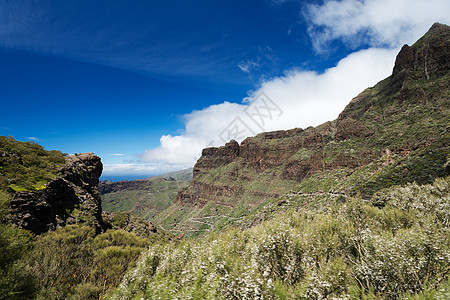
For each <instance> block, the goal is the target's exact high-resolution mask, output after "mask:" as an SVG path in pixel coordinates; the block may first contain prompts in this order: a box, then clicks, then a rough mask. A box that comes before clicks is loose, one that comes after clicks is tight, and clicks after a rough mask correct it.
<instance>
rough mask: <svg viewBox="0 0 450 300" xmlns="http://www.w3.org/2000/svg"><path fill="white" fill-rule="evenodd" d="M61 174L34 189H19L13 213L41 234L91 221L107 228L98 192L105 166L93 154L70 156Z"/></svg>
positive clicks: (20, 223)
mask: <svg viewBox="0 0 450 300" xmlns="http://www.w3.org/2000/svg"><path fill="white" fill-rule="evenodd" d="M66 161H67V163H66V164H65V165H64V166H63V167H62V168H61V169H60V171H59V174H60V175H59V176H58V177H56V178H54V179H53V180H51V181H50V182H48V183H47V184H46V185H45V189H43V190H39V191H33V192H17V193H16V195H15V196H14V199H13V200H12V201H11V216H12V220H13V222H14V223H16V224H17V225H18V226H19V227H21V228H24V229H27V230H30V231H32V232H33V233H35V234H41V233H44V232H46V231H49V230H54V229H56V228H57V227H60V226H64V225H66V224H75V223H88V224H89V225H91V226H93V227H94V228H95V229H96V231H97V232H101V231H102V230H103V229H104V224H103V221H102V217H101V212H102V209H101V198H100V194H99V192H98V188H97V185H98V182H99V177H100V175H101V173H102V169H103V165H102V163H101V160H100V158H99V157H98V156H96V155H94V154H93V153H82V154H75V155H69V156H67V158H66Z"/></svg>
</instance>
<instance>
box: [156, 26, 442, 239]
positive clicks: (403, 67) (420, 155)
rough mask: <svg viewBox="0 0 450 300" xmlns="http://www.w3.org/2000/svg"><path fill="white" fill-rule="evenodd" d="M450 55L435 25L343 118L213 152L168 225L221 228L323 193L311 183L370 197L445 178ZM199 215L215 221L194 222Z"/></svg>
mask: <svg viewBox="0 0 450 300" xmlns="http://www.w3.org/2000/svg"><path fill="white" fill-rule="evenodd" d="M448 49H450V30H449V26H447V25H443V24H439V23H436V24H434V25H433V26H432V27H431V28H430V30H429V31H428V32H427V33H426V34H425V35H424V36H423V37H422V38H420V39H419V40H418V41H417V42H416V43H414V44H413V45H412V46H408V45H405V46H404V47H403V48H402V50H401V51H400V52H399V54H398V55H397V57H396V61H395V65H394V68H393V72H392V75H391V76H389V77H388V78H386V79H384V80H382V81H380V82H379V83H378V84H377V85H375V86H374V87H371V88H368V89H366V90H365V91H363V92H362V93H360V94H359V95H357V96H356V97H354V98H353V99H352V100H351V101H350V103H349V104H348V105H347V106H346V107H345V109H344V110H343V111H342V112H341V113H340V114H339V116H338V118H337V119H336V120H334V121H328V122H325V123H323V124H321V125H319V126H317V127H308V128H306V129H300V128H297V129H292V130H287V131H275V132H266V133H261V134H258V135H256V136H255V137H249V138H247V139H245V140H244V141H242V142H241V144H240V145H239V144H238V143H237V142H235V141H230V142H228V143H227V144H225V145H224V146H221V147H211V148H206V149H204V150H203V152H202V156H201V157H200V158H199V160H198V161H197V163H196V164H195V166H194V169H193V180H192V184H191V186H190V187H188V188H186V189H184V190H181V191H180V192H179V193H178V195H177V199H176V201H175V202H174V204H173V205H172V206H171V207H169V208H168V209H167V210H166V212H165V214H166V217H165V218H164V219H162V220H161V221H160V224H161V225H163V226H165V227H166V228H173V229H175V230H181V231H183V230H184V229H186V230H187V231H194V232H195V231H196V230H198V231H199V232H200V231H205V230H206V231H209V230H212V228H213V227H214V228H221V227H222V226H225V224H226V223H228V221H229V219H236V218H240V217H242V216H243V215H246V214H248V213H249V212H251V211H254V210H255V209H259V207H263V206H264V203H268V202H270V200H271V199H273V198H277V197H278V196H279V195H283V194H286V193H287V192H289V191H290V190H292V189H297V190H298V189H300V190H301V189H304V190H305V192H312V191H313V192H314V191H315V189H317V187H313V186H312V182H318V183H320V184H319V186H320V187H319V189H324V190H328V191H337V192H340V193H344V194H347V195H350V196H353V195H356V194H360V195H362V196H363V197H366V198H370V197H371V195H372V194H373V193H374V192H375V191H377V190H379V189H380V188H386V187H389V186H392V185H395V184H402V183H407V182H412V181H416V182H418V183H421V184H425V183H431V182H432V181H433V180H434V178H436V177H442V176H445V175H446V174H448V169H446V168H445V167H444V164H445V163H446V161H447V159H448V157H449V140H450V136H449V134H450V133H449V132H450V128H449V124H450V119H449V115H450V113H449V109H450V108H449V101H448V100H449V82H450V80H449V78H450V77H449V69H450V55H449V50H448ZM424 112H426V113H424ZM405 168H406V170H408V172H406V171H403V170H404V169H405ZM327 181H329V182H328V183H327ZM309 182H311V183H309ZM342 182H346V185H347V186H344V184H342ZM224 215H225V216H227V217H228V220H227V218H226V217H224V218H222V217H220V216H224ZM199 218H200V219H203V220H207V219H214V220H215V221H214V222H210V221H205V222H203V223H202V224H201V225H198V224H200V223H198V222H193V220H199Z"/></svg>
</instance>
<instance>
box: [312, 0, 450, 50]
mask: <svg viewBox="0 0 450 300" xmlns="http://www.w3.org/2000/svg"><path fill="white" fill-rule="evenodd" d="M449 11H450V1H448V0H427V1H424V0H395V1H392V0H341V1H335V0H333V1H326V2H325V3H324V4H323V5H309V6H307V9H306V10H305V11H304V16H305V17H306V19H308V20H309V21H310V22H311V23H310V27H309V33H310V35H311V38H312V42H313V45H314V47H315V49H316V50H318V51H323V50H326V49H327V45H328V42H330V41H331V40H335V39H342V40H344V41H345V42H347V43H348V44H350V45H352V46H355V47H356V46H360V45H363V44H366V43H367V44H369V45H372V46H374V47H380V46H383V47H391V48H392V47H398V46H401V45H402V44H404V43H408V44H410V43H413V42H414V41H415V40H416V39H417V38H419V37H420V36H422V35H423V34H424V33H425V32H426V31H427V30H428V28H429V27H430V26H431V25H432V24H433V23H434V22H442V23H450V14H449V13H448V12H449Z"/></svg>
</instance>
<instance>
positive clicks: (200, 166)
mask: <svg viewBox="0 0 450 300" xmlns="http://www.w3.org/2000/svg"><path fill="white" fill-rule="evenodd" d="M239 150H240V147H239V144H238V142H236V141H235V140H231V141H230V142H228V143H226V144H225V146H221V147H210V148H205V149H203V151H202V157H200V159H199V160H198V161H197V163H196V164H195V166H194V170H193V177H194V178H195V177H196V176H198V175H199V174H200V172H202V171H207V170H211V169H214V168H217V167H220V166H224V165H226V164H229V163H230V162H232V161H233V160H234V159H236V158H237V157H238V156H239Z"/></svg>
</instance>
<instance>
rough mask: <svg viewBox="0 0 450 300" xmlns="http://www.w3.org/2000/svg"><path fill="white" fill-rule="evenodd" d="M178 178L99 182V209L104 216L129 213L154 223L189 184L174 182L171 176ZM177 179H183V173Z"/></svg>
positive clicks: (168, 175)
mask: <svg viewBox="0 0 450 300" xmlns="http://www.w3.org/2000/svg"><path fill="white" fill-rule="evenodd" d="M177 174H178V173H173V174H167V176H158V177H150V178H148V179H141V180H133V181H119V182H111V181H101V182H100V184H99V191H100V194H101V197H102V209H103V211H105V212H119V211H128V212H130V213H132V214H133V215H136V216H139V217H142V218H144V219H147V220H152V222H154V220H155V219H157V218H158V214H159V213H161V212H162V211H164V210H165V209H166V208H168V207H169V206H170V205H171V204H172V203H173V201H174V200H175V198H176V196H177V193H178V190H180V189H182V188H185V187H187V186H188V185H189V183H190V181H186V180H177V179H175V177H173V176H177ZM180 176H181V178H185V176H184V173H182V174H180Z"/></svg>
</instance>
